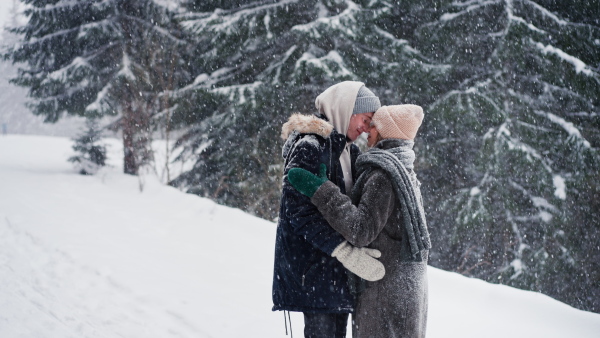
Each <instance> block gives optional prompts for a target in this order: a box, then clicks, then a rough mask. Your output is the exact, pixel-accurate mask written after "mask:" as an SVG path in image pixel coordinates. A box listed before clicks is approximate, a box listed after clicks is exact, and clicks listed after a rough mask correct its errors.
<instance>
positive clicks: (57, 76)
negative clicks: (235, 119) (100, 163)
mask: <svg viewBox="0 0 600 338" xmlns="http://www.w3.org/2000/svg"><path fill="white" fill-rule="evenodd" d="M21 1H22V2H23V3H25V4H27V5H29V8H28V9H27V12H26V14H27V15H28V16H29V22H28V23H27V24H26V25H25V26H23V27H20V28H17V29H15V30H14V32H16V33H18V34H21V35H22V43H21V44H20V45H18V46H16V47H14V48H11V49H9V51H8V52H7V53H6V55H5V57H7V58H10V59H11V60H12V61H13V62H22V63H25V64H26V66H25V67H23V68H22V69H20V72H19V75H18V77H17V78H15V79H14V80H13V82H14V83H16V84H18V85H21V86H24V87H28V88H29V96H30V97H31V98H32V99H33V101H32V103H31V108H32V110H33V113H34V114H36V115H42V116H44V117H45V120H46V122H51V123H52V122H56V121H57V120H58V119H59V118H61V116H63V115H64V114H72V115H79V116H85V117H88V118H97V117H100V116H106V115H118V116H119V119H118V120H117V122H115V123H114V127H115V128H116V129H119V130H121V131H122V135H123V145H124V171H125V172H126V173H128V174H137V173H138V169H139V168H140V166H143V165H145V164H146V163H148V162H149V161H151V160H152V152H151V148H150V142H151V133H152V129H153V127H154V125H153V117H154V116H155V115H156V114H157V112H158V111H159V110H161V104H160V100H159V96H160V93H163V92H165V91H169V90H172V89H173V88H175V87H177V86H179V85H180V83H182V82H181V81H185V75H186V74H185V71H184V70H185V67H183V66H182V65H181V64H179V62H184V59H181V58H179V57H178V53H179V52H180V51H181V48H182V46H184V45H185V43H184V42H183V41H182V40H181V39H180V37H179V36H178V31H177V27H178V26H177V25H176V22H175V21H174V13H172V12H171V11H169V10H168V9H166V8H164V7H163V6H161V5H158V4H157V3H155V2H154V1H152V0H102V1H100V0H80V1H66V0H21ZM169 69H176V70H177V71H172V72H169V71H168V70H169ZM182 79H183V80H182Z"/></svg>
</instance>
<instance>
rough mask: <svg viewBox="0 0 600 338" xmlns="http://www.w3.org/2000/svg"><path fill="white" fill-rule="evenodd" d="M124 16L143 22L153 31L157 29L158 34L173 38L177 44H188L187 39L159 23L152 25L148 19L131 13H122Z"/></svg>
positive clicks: (142, 23) (143, 24)
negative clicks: (160, 25)
mask: <svg viewBox="0 0 600 338" xmlns="http://www.w3.org/2000/svg"><path fill="white" fill-rule="evenodd" d="M121 16H122V17H125V18H128V19H129V20H131V21H135V22H137V23H139V24H141V25H142V26H144V27H146V28H149V29H150V30H152V31H156V32H157V33H158V35H161V36H164V37H166V38H167V39H169V40H172V41H173V42H175V43H176V44H186V43H187V41H185V40H181V39H179V38H177V37H176V36H174V35H173V34H171V33H170V32H169V31H168V30H166V29H164V28H162V27H159V26H157V25H152V24H149V23H148V22H147V21H144V20H142V19H140V18H137V17H135V16H131V15H127V14H121Z"/></svg>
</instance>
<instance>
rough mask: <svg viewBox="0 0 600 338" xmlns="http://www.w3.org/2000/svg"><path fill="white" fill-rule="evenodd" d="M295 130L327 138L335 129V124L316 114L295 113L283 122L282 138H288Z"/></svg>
mask: <svg viewBox="0 0 600 338" xmlns="http://www.w3.org/2000/svg"><path fill="white" fill-rule="evenodd" d="M294 130H295V131H298V132H299V133H300V134H317V135H319V136H322V137H325V138H327V137H329V135H331V132H332V131H333V125H331V123H329V122H327V121H325V120H323V119H320V118H318V117H316V116H314V115H302V114H299V113H295V114H293V115H292V116H290V119H289V120H288V121H287V122H286V123H284V124H283V127H282V128H281V138H282V139H284V140H287V138H288V137H289V136H290V134H291V133H292V132H293V131H294Z"/></svg>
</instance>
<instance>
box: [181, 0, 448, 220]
mask: <svg viewBox="0 0 600 338" xmlns="http://www.w3.org/2000/svg"><path fill="white" fill-rule="evenodd" d="M386 4H387V2H386V1H369V2H365V1H363V3H362V4H360V3H359V2H353V1H328V0H311V1H290V0H281V1H267V2H265V1H257V0H254V1H212V2H206V1H201V0H199V1H190V2H188V3H187V6H188V8H189V10H190V11H191V12H192V14H189V15H188V17H187V18H186V20H184V22H183V24H184V26H185V27H186V28H187V29H188V30H189V31H190V32H192V33H193V34H195V35H196V36H197V39H198V42H197V45H198V51H197V52H196V55H197V61H198V62H197V64H196V65H195V67H196V70H195V73H194V74H195V76H196V80H195V81H194V84H193V85H192V86H189V87H187V88H185V89H184V90H181V91H179V93H178V94H179V95H181V97H183V98H189V97H192V98H193V101H195V100H198V98H199V97H204V99H203V101H204V102H210V103H209V104H208V106H199V110H200V111H201V112H196V115H195V118H196V119H197V122H196V123H194V126H193V127H192V128H191V129H190V131H189V133H188V134H187V135H185V136H184V137H183V138H182V139H181V140H180V142H179V145H180V146H181V147H182V149H183V151H182V152H181V156H180V160H188V159H190V158H193V159H195V158H198V161H197V162H196V164H195V166H194V168H193V169H192V170H190V171H188V172H186V173H184V174H183V175H181V176H179V177H178V178H177V179H175V180H174V181H173V184H174V185H177V186H182V187H186V188H188V189H189V191H190V192H194V193H197V194H199V195H204V196H209V197H211V198H214V199H217V200H219V201H220V202H223V203H226V204H228V205H232V206H236V207H241V208H243V209H245V210H247V211H250V212H253V213H255V214H257V215H260V216H262V217H266V218H270V219H272V218H274V217H276V216H277V212H278V206H279V194H280V191H279V190H280V189H279V187H280V183H281V182H280V180H281V172H280V171H281V163H282V162H283V160H282V159H281V146H282V141H281V140H280V137H279V135H280V128H281V126H282V124H283V123H284V122H285V121H286V120H287V118H288V117H289V115H290V114H291V113H293V112H302V113H305V114H312V113H313V112H314V109H315V108H314V100H315V98H316V96H317V95H318V94H319V93H320V92H322V91H323V90H325V89H326V88H327V87H328V86H330V85H332V84H334V83H336V82H339V81H344V80H357V81H362V82H365V83H366V84H367V85H368V86H369V88H371V89H372V90H374V92H375V93H376V94H378V95H379V96H380V98H381V100H382V102H383V103H384V104H385V103H388V104H392V103H400V102H406V103H408V102H410V103H416V104H421V105H424V104H425V103H428V102H431V100H432V99H434V98H435V92H436V90H438V87H436V86H435V85H433V83H435V82H436V81H441V80H443V79H444V77H443V74H444V72H445V71H446V69H447V68H445V67H442V66H436V65H431V64H430V63H429V62H428V60H427V59H426V58H424V57H423V56H421V55H420V54H419V53H418V52H417V51H416V50H414V49H413V48H411V46H409V44H408V43H407V41H406V40H402V39H399V38H397V37H396V36H394V35H393V34H390V33H389V32H387V31H386V30H385V27H383V25H378V22H379V21H378V20H383V19H384V18H389V16H390V15H391V14H390V13H391V12H390V10H391V9H390V8H389V6H386ZM198 102H199V103H200V101H198Z"/></svg>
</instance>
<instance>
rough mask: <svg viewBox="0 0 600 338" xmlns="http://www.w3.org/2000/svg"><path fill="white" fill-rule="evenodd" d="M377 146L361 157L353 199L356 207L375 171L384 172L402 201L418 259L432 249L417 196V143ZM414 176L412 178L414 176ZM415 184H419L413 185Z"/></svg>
mask: <svg viewBox="0 0 600 338" xmlns="http://www.w3.org/2000/svg"><path fill="white" fill-rule="evenodd" d="M377 146H380V147H383V148H387V149H380V148H372V149H370V150H369V151H367V152H366V153H363V154H361V155H360V156H358V158H357V160H356V169H357V174H358V179H357V180H356V182H355V184H354V189H353V190H352V200H353V202H354V204H355V205H356V204H357V203H358V202H359V201H360V196H361V195H362V187H363V186H364V183H366V181H367V180H368V178H369V177H370V176H371V172H372V171H373V170H374V169H382V170H383V171H385V172H386V173H387V174H388V176H389V177H390V179H391V180H392V183H393V187H394V190H395V192H396V196H397V197H398V201H399V202H400V206H401V207H400V208H401V210H400V212H401V213H402V216H403V217H402V219H403V220H404V226H405V228H406V230H407V232H408V242H409V244H410V250H411V253H412V255H413V257H414V258H417V255H418V254H419V253H420V252H421V251H422V250H429V249H430V248H431V242H430V240H429V232H428V231H427V223H426V221H425V215H424V211H423V206H422V205H421V204H422V202H421V200H420V199H419V198H418V197H417V196H420V192H419V195H417V192H416V191H415V190H416V189H419V188H418V183H417V178H416V175H415V173H414V171H413V168H414V165H413V163H414V161H415V152H414V151H413V149H412V148H413V146H414V142H413V141H409V140H399V139H386V140H383V141H381V142H379V143H378V144H377ZM411 176H412V177H411ZM413 181H414V182H415V184H414V185H413ZM415 186H416V187H415Z"/></svg>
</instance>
